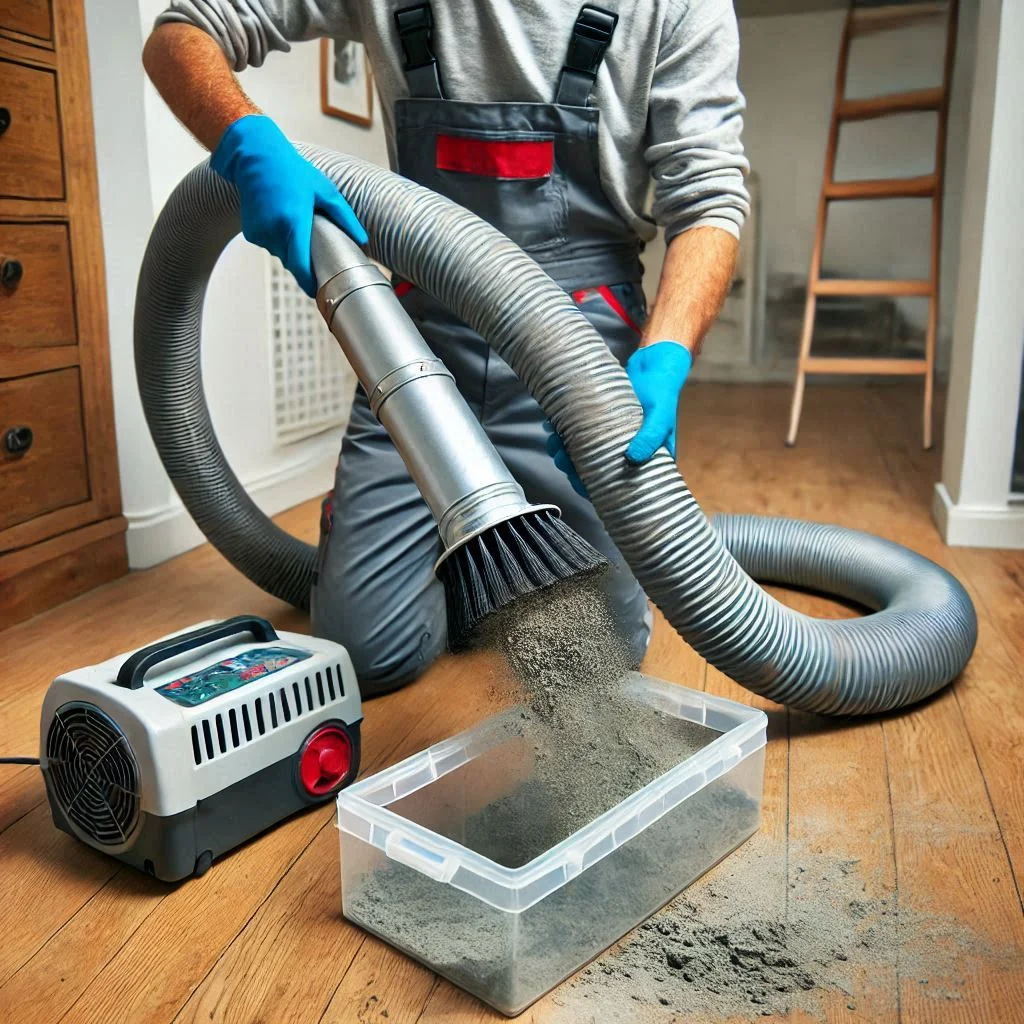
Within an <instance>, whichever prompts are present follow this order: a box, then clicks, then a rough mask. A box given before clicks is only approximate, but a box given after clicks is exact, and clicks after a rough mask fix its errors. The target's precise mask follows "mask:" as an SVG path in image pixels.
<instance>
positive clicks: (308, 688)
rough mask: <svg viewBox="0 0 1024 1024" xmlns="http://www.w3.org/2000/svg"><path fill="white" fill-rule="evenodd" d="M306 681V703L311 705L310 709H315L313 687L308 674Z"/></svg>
mask: <svg viewBox="0 0 1024 1024" xmlns="http://www.w3.org/2000/svg"><path fill="white" fill-rule="evenodd" d="M305 683H306V704H307V706H308V707H309V710H310V711H312V710H313V687H312V686H310V685H309V676H306V679H305Z"/></svg>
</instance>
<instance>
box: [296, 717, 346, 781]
mask: <svg viewBox="0 0 1024 1024" xmlns="http://www.w3.org/2000/svg"><path fill="white" fill-rule="evenodd" d="M351 767H352V741H351V740H350V739H349V736H348V733H347V732H345V730H344V729H343V728H342V727H341V726H340V725H325V726H322V727H321V728H319V729H317V730H316V731H315V732H314V733H312V734H311V735H310V736H309V738H308V739H307V740H306V742H305V744H304V745H303V747H302V750H301V751H300V753H299V782H300V783H301V784H302V788H303V789H304V790H305V791H306V793H307V794H308V795H309V796H312V797H321V796H327V795H328V794H329V793H331V791H332V790H335V789H337V788H338V787H339V786H340V785H341V783H342V782H343V781H344V780H345V776H347V775H348V773H349V770H350V769H351Z"/></svg>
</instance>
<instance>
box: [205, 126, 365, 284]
mask: <svg viewBox="0 0 1024 1024" xmlns="http://www.w3.org/2000/svg"><path fill="white" fill-rule="evenodd" d="M210 166H211V167H212V168H213V169H214V170H215V171H216V172H217V173H218V174H219V175H221V177H223V178H227V180H228V181H230V182H231V183H232V184H233V185H234V186H235V187H236V188H237V189H238V195H239V199H240V201H241V212H242V234H243V235H245V237H246V238H247V239H248V240H249V241H250V242H252V243H253V244H254V245H259V246H262V247H263V248H264V249H266V250H268V251H269V252H272V253H273V254H274V255H275V256H276V257H277V258H278V259H279V260H280V261H281V262H282V263H283V264H284V265H285V266H286V267H287V268H288V269H289V270H290V271H291V272H292V274H293V275H294V277H295V280H296V281H298V282H299V286H300V287H301V288H302V290H303V291H304V292H305V293H306V294H307V295H309V296H311V297H312V296H313V295H315V294H316V277H315V275H314V274H313V266H312V261H311V259H310V253H309V247H310V240H311V238H312V233H313V214H314V213H322V214H323V215H324V216H325V217H327V219H328V220H331V221H333V222H334V223H335V224H336V225H337V226H338V227H339V228H341V229H342V231H344V232H346V234H348V235H350V236H351V237H352V239H353V240H354V241H355V242H357V243H358V244H359V245H366V242H367V236H366V231H365V230H364V229H363V226H362V224H360V223H359V221H358V220H357V219H356V215H355V214H354V213H353V212H352V207H351V206H349V205H348V203H347V202H345V199H344V197H343V196H342V195H341V193H340V192H339V191H338V189H337V186H336V185H335V184H334V182H333V181H331V179H330V178H328V177H327V175H326V174H324V173H323V172H322V171H318V170H317V169H316V168H315V167H314V166H313V165H312V164H311V163H309V161H308V160H304V159H303V158H302V157H301V156H299V154H298V152H297V150H296V149H295V147H294V146H293V145H292V144H291V143H290V142H289V141H288V140H287V139H286V138H285V136H284V133H283V132H282V131H281V129H280V128H278V127H277V125H276V124H275V123H274V122H273V121H272V120H271V119H270V118H269V117H264V116H263V115H262V114H249V115H247V116H246V117H240V118H239V119H238V120H237V121H235V123H234V124H232V125H231V126H230V127H229V128H228V129H227V131H226V132H224V134H223V135H222V136H221V140H220V142H219V143H218V145H217V148H216V149H215V150H214V151H213V156H212V157H211V158H210Z"/></svg>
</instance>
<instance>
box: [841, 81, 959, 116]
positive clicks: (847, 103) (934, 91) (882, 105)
mask: <svg viewBox="0 0 1024 1024" xmlns="http://www.w3.org/2000/svg"><path fill="white" fill-rule="evenodd" d="M945 94H946V93H945V89H943V87H942V86H940V85H937V86H935V87H934V88H931V89H914V90H912V91H910V92H898V93H889V94H888V95H885V96H868V97H865V98H862V99H855V100H848V99H844V100H842V101H841V102H840V103H839V105H838V107H837V108H836V116H837V117H838V118H839V119H840V120H841V121H868V120H871V119H872V118H875V117H888V116H889V115H890V114H909V113H912V112H914V111H920V110H938V109H939V108H940V107H941V106H942V102H943V99H944V97H945Z"/></svg>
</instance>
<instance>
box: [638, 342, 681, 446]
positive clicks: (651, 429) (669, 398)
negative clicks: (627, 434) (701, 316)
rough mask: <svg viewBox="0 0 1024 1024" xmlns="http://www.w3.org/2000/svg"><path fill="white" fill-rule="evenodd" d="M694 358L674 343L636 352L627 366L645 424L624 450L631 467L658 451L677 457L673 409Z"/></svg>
mask: <svg viewBox="0 0 1024 1024" xmlns="http://www.w3.org/2000/svg"><path fill="white" fill-rule="evenodd" d="M692 365H693V356H691V355H690V351H689V349H687V348H684V347H683V346H682V345H679V344H677V343H676V342H674V341H658V342H655V343H654V344H653V345H647V346H645V347H644V348H638V349H637V350H636V351H635V352H634V353H633V354H632V355H631V356H630V357H629V360H628V361H627V363H626V373H627V374H628V376H629V379H630V382H631V383H632V385H633V390H634V391H635V392H636V397H637V398H639V399H640V405H641V406H642V407H643V410H644V422H643V425H642V426H641V427H640V429H639V430H638V431H637V432H636V435H635V436H634V437H633V440H632V441H630V442H629V447H628V448H627V449H626V458H627V459H628V460H629V461H630V462H632V463H633V464H634V465H639V464H640V463H642V462H646V461H647V460H648V459H649V458H650V457H651V456H652V455H653V454H654V453H655V452H656V451H657V450H658V449H659V448H662V447H664V448H667V449H668V450H669V453H670V454H671V456H672V458H675V457H676V408H677V407H678V405H679V394H680V392H681V391H682V390H683V385H684V384H685V383H686V378H687V375H688V374H689V372H690V367H691V366H692Z"/></svg>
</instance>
